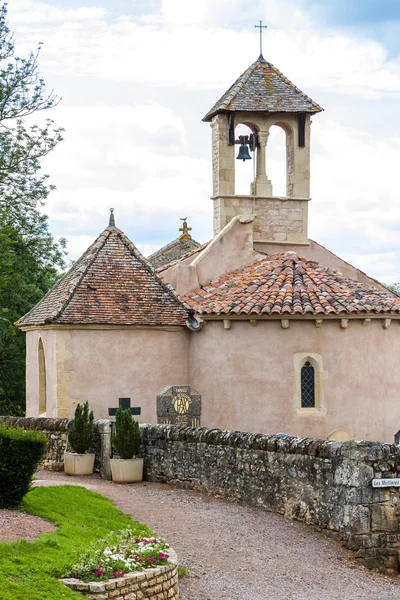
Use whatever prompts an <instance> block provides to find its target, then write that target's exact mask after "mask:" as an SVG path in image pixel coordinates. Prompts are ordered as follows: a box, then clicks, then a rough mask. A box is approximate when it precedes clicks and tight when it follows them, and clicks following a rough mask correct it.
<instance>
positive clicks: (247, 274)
mask: <svg viewBox="0 0 400 600" xmlns="http://www.w3.org/2000/svg"><path fill="white" fill-rule="evenodd" d="M184 300H186V302H187V303H188V304H189V306H191V307H192V308H193V310H195V311H196V312H197V313H199V314H204V315H310V316H311V315H321V316H324V315H335V314H337V315H343V316H344V315H355V314H360V313H367V314H368V313H400V298H399V297H398V296H397V295H396V294H392V293H391V292H390V291H389V290H387V292H383V291H381V290H379V289H377V288H374V287H372V286H367V285H365V284H362V283H359V282H357V281H353V280H351V279H346V278H344V277H343V276H342V275H341V274H340V273H338V272H337V271H331V270H330V269H328V268H326V267H322V266H321V265H319V264H318V263H317V262H314V261H311V260H307V259H306V258H304V257H297V255H296V254H295V253H294V252H287V253H285V254H275V255H270V256H267V257H266V258H263V259H261V260H260V261H259V262H256V263H253V264H251V265H248V266H246V267H243V268H241V269H237V270H235V271H231V272H230V273H226V274H224V275H222V276H219V277H216V278H215V279H213V280H212V281H211V282H210V283H209V284H208V285H205V286H204V287H202V288H200V289H197V290H194V291H192V292H190V293H188V294H186V296H184Z"/></svg>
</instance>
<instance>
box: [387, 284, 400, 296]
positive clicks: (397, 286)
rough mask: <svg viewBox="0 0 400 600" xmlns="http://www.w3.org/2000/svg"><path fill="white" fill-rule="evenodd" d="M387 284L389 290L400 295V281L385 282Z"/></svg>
mask: <svg viewBox="0 0 400 600" xmlns="http://www.w3.org/2000/svg"><path fill="white" fill-rule="evenodd" d="M385 286H386V287H387V289H388V290H390V291H391V292H394V293H395V294H398V295H399V296H400V283H385Z"/></svg>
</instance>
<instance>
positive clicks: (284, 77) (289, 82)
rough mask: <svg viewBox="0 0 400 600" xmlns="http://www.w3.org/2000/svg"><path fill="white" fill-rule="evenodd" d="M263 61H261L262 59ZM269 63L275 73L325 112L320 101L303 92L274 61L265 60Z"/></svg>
mask: <svg viewBox="0 0 400 600" xmlns="http://www.w3.org/2000/svg"><path fill="white" fill-rule="evenodd" d="M260 62H261V61H260ZM265 62H266V64H267V65H269V66H270V68H271V69H272V70H273V71H275V73H276V74H277V75H279V77H281V78H282V79H283V80H284V82H285V83H287V84H288V85H290V86H291V87H293V89H294V90H295V91H296V92H297V93H298V94H301V95H302V96H305V97H306V98H307V100H310V102H312V103H313V104H314V105H315V106H317V107H318V108H319V110H320V111H321V112H324V109H323V108H322V106H320V105H319V104H318V102H315V100H313V99H312V98H311V97H310V96H308V95H307V94H305V93H304V92H303V90H301V89H300V88H299V87H297V85H295V84H294V83H293V82H292V81H291V80H290V79H289V78H288V77H286V75H284V74H283V73H282V71H280V70H279V69H278V68H277V67H275V65H273V64H272V63H270V62H268V61H265Z"/></svg>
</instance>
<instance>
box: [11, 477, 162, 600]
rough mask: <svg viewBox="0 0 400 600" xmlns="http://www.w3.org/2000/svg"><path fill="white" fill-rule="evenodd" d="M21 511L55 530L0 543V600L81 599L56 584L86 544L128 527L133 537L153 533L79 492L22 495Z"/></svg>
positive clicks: (46, 490) (65, 489) (64, 489)
mask: <svg viewBox="0 0 400 600" xmlns="http://www.w3.org/2000/svg"><path fill="white" fill-rule="evenodd" d="M22 508H23V510H24V511H26V512H28V513H30V514H32V515H38V516H39V517H43V518H44V519H47V520H48V521H51V522H52V523H54V524H55V525H57V526H58V527H59V530H58V531H56V532H55V533H46V534H44V535H41V536H40V537H39V538H38V539H37V540H33V541H31V542H26V541H20V542H5V543H1V544H0V598H1V600H67V599H68V598H75V599H77V598H81V599H82V596H81V595H80V594H76V593H75V592H72V591H70V590H69V589H68V588H66V587H65V586H64V585H62V584H60V583H58V581H57V578H58V577H62V576H63V575H64V573H65V571H67V570H68V568H69V567H70V566H71V565H73V564H75V563H76V562H77V560H78V558H79V557H80V555H81V554H83V553H84V552H85V551H86V550H87V549H88V548H89V546H90V545H91V544H92V542H95V541H97V540H98V539H100V538H103V537H105V536H106V535H107V534H108V533H109V532H110V531H119V530H120V529H124V528H126V527H129V526H131V527H133V528H134V529H135V531H136V532H137V534H138V535H139V536H152V535H154V533H153V532H152V531H151V530H150V529H149V528H148V527H146V526H145V525H141V524H140V523H137V522H135V523H133V522H132V521H131V519H130V517H129V516H128V515H125V514H124V513H122V512H121V511H120V510H118V509H117V508H115V506H114V505H113V504H112V503H111V501H110V500H108V499H107V498H104V497H103V496H100V495H99V494H95V493H93V492H90V491H88V490H86V489H85V488H81V487H75V486H69V485H62V486H55V487H37V488H34V489H33V490H31V491H30V492H28V494H27V495H26V496H25V499H24V503H23V506H22Z"/></svg>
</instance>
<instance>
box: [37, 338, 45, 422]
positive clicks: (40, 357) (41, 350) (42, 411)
mask: <svg viewBox="0 0 400 600" xmlns="http://www.w3.org/2000/svg"><path fill="white" fill-rule="evenodd" d="M38 370H39V408H38V413H39V416H42V417H43V416H46V410H47V406H46V404H47V402H46V400H47V398H46V396H47V393H46V357H45V354H44V348H43V342H42V339H41V338H39V344H38Z"/></svg>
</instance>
